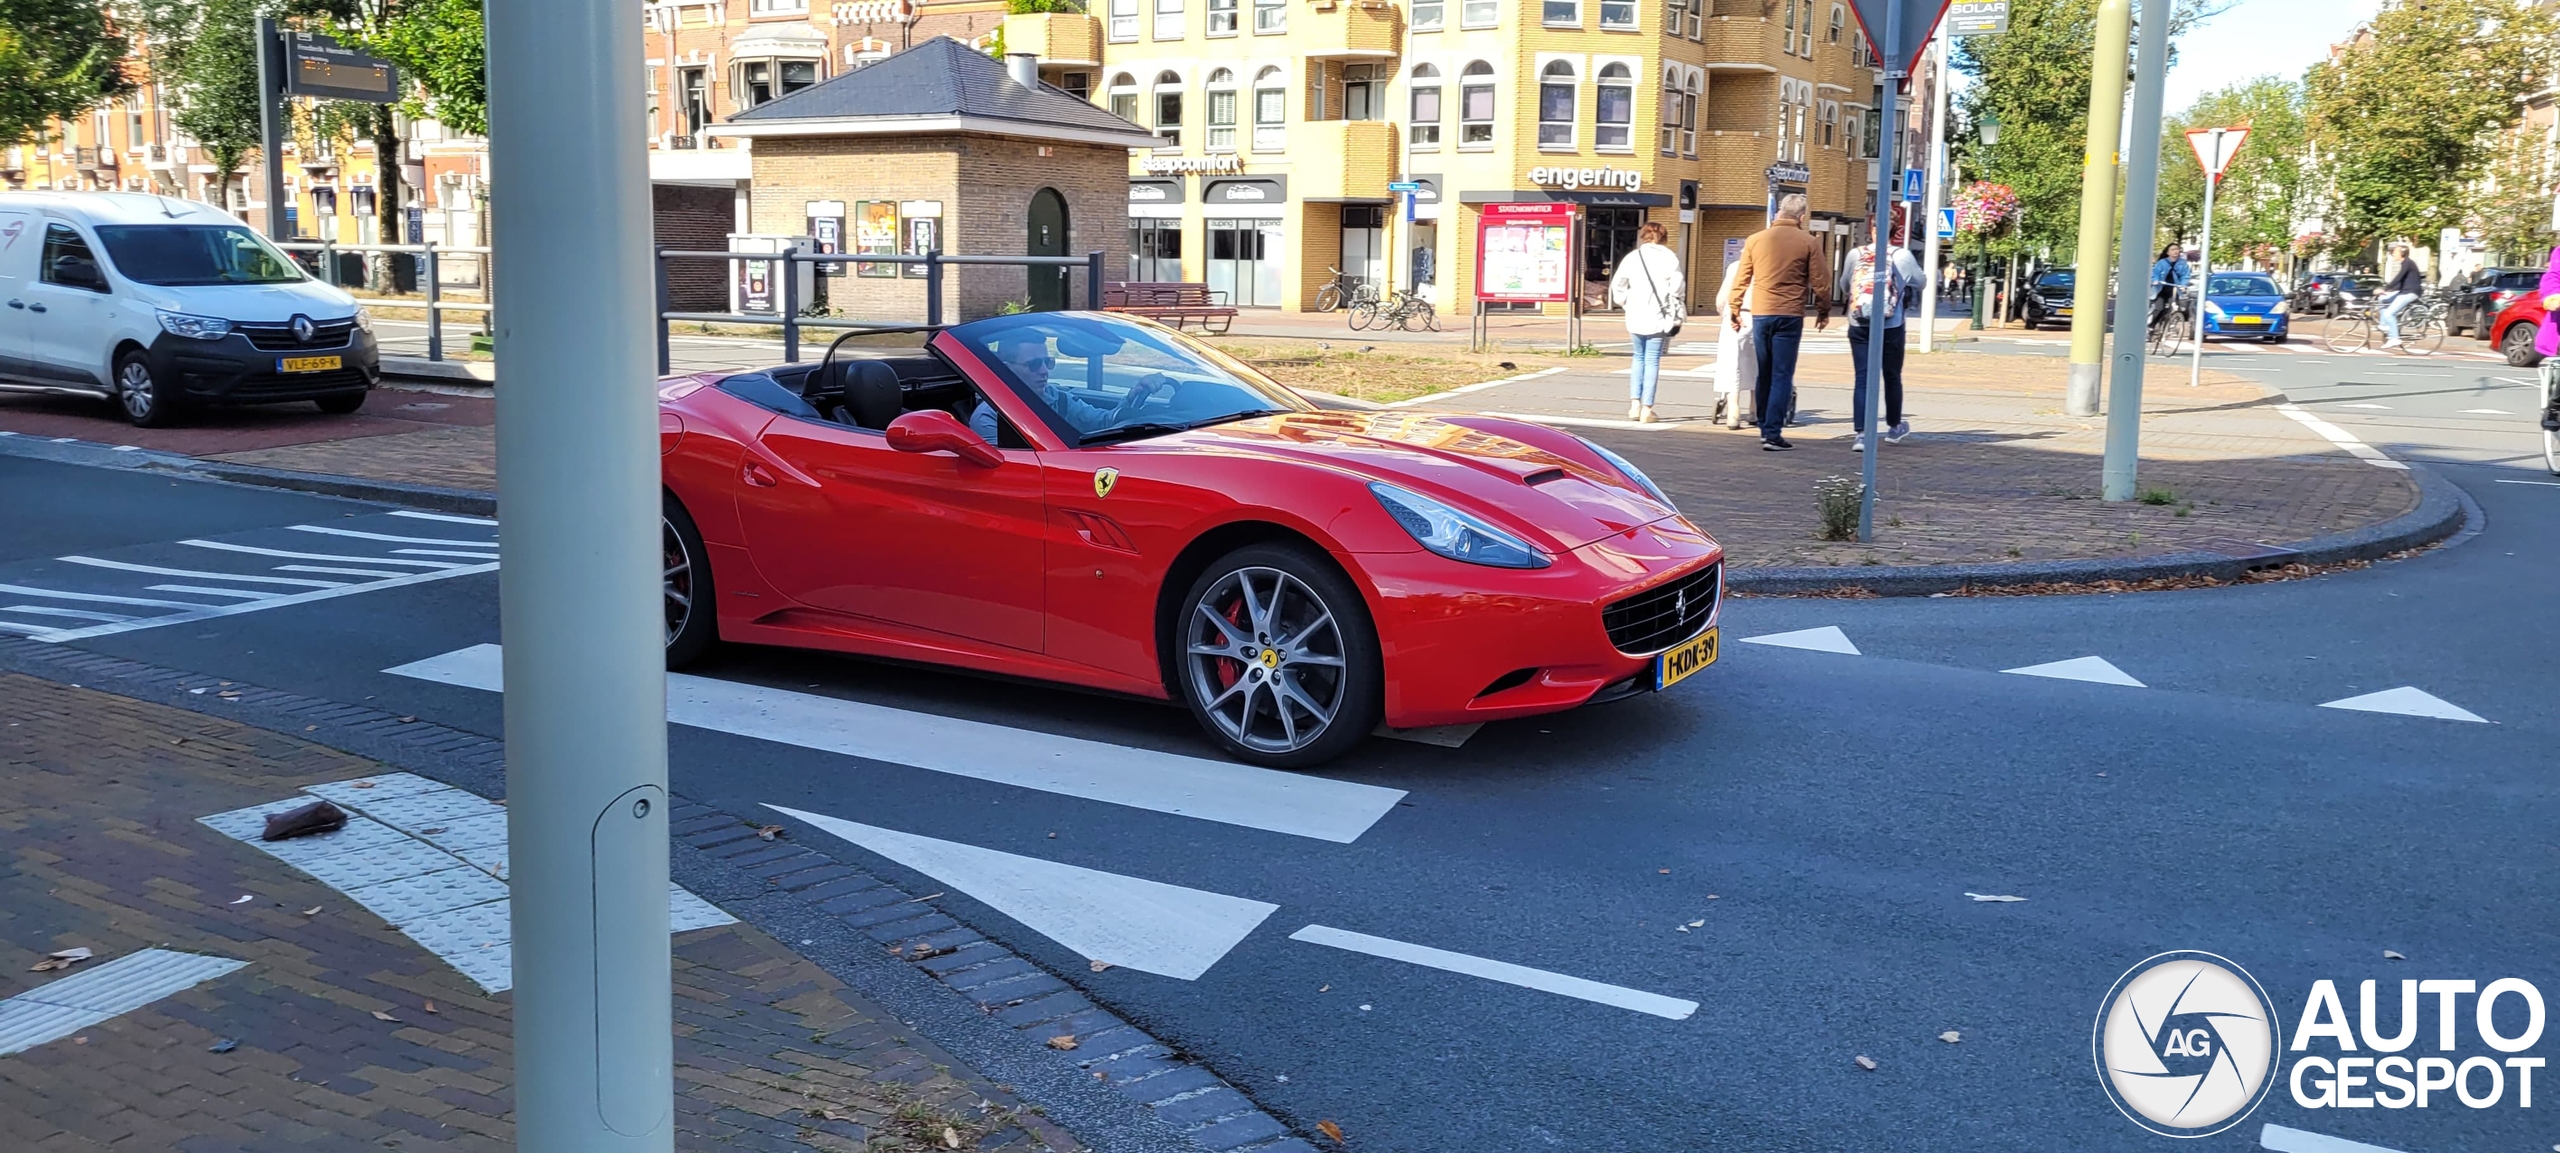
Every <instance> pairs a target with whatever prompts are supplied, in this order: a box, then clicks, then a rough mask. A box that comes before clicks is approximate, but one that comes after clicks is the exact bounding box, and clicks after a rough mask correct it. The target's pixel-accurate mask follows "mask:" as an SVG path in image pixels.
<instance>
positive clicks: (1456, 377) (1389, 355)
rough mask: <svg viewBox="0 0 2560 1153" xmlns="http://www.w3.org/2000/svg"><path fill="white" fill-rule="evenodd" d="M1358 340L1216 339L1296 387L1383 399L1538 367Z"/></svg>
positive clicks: (1488, 356) (1485, 355)
mask: <svg viewBox="0 0 2560 1153" xmlns="http://www.w3.org/2000/svg"><path fill="white" fill-rule="evenodd" d="M1356 341H1357V337H1356V336H1355V337H1353V338H1350V339H1346V340H1342V341H1327V342H1325V343H1328V344H1331V345H1333V347H1331V348H1322V347H1318V346H1317V345H1313V344H1306V343H1303V342H1298V341H1287V342H1273V341H1268V340H1257V339H1253V338H1244V339H1239V340H1218V341H1213V343H1215V344H1217V345H1218V346H1219V347H1220V348H1223V349H1225V350H1226V351H1228V352H1229V353H1232V354H1234V355H1235V356H1237V357H1238V358H1240V359H1242V360H1244V361H1246V362H1248V363H1250V364H1252V365H1253V366H1254V367H1255V368H1258V369H1261V370H1262V371H1263V373H1264V374H1265V375H1267V376H1269V377H1271V379H1273V380H1277V381H1279V382H1280V383H1282V384H1285V385H1288V386H1289V387H1291V388H1304V389H1312V390H1315V391H1318V392H1330V393H1333V394H1335V395H1337V396H1348V397H1351V398H1353V399H1355V400H1367V401H1375V402H1378V403H1385V402H1387V401H1394V400H1406V399H1410V398H1412V397H1417V396H1426V395H1429V394H1431V393H1435V392H1445V391H1447V390H1449V389H1452V388H1459V387H1463V386H1465V385H1470V384H1476V383H1478V382H1481V381H1487V380H1496V379H1499V378H1502V377H1506V376H1512V375H1516V374H1518V373H1520V372H1524V371H1528V369H1529V368H1531V367H1535V366H1518V364H1517V362H1516V361H1505V360H1502V359H1500V358H1499V357H1497V356H1494V355H1493V354H1490V353H1465V352H1445V351H1436V350H1435V351H1430V352H1421V351H1415V352H1406V351H1403V350H1402V347H1401V346H1395V345H1383V344H1381V345H1365V347H1367V348H1369V351H1367V352H1362V351H1360V349H1361V348H1362V347H1364V345H1363V344H1361V343H1355V342H1356ZM1506 365H1512V366H1514V367H1505V366H1506Z"/></svg>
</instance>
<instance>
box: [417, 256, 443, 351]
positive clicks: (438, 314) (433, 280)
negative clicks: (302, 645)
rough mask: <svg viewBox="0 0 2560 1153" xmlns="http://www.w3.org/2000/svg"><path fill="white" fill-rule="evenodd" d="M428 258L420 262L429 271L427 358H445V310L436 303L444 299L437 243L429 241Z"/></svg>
mask: <svg viewBox="0 0 2560 1153" xmlns="http://www.w3.org/2000/svg"><path fill="white" fill-rule="evenodd" d="M426 243H427V253H426V255H427V258H426V259H425V260H424V261H422V262H420V263H421V264H422V265H423V266H424V267H425V269H426V272H427V359H428V360H443V359H444V310H442V309H440V308H437V307H436V305H437V304H439V303H442V302H443V300H444V289H443V279H444V278H443V277H442V276H441V275H439V274H438V272H437V271H436V244H435V242H434V241H432V240H430V241H427V242H426Z"/></svg>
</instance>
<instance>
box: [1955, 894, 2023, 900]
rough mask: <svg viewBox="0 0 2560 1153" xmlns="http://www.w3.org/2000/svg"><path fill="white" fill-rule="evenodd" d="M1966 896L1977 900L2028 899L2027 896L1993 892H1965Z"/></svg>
mask: <svg viewBox="0 0 2560 1153" xmlns="http://www.w3.org/2000/svg"><path fill="white" fill-rule="evenodd" d="M1965 896H1968V897H1971V898H1973V899H1974V900H1977V901H2023V900H2026V898H2025V897H2011V896H2005V895H2000V894H1992V893H1967V894H1965Z"/></svg>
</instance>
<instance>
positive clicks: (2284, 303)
mask: <svg viewBox="0 0 2560 1153" xmlns="http://www.w3.org/2000/svg"><path fill="white" fill-rule="evenodd" d="M2291 311H2293V302H2292V301H2290V300H2279V301H2277V302H2276V306H2275V307H2274V308H2270V309H2268V310H2267V315H2269V316H2283V315H2284V314H2286V313H2288V312H2291Z"/></svg>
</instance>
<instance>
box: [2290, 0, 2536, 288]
mask: <svg viewBox="0 0 2560 1153" xmlns="http://www.w3.org/2000/svg"><path fill="white" fill-rule="evenodd" d="M2368 28H2369V34H2368V35H2366V36H2364V37H2361V38H2359V40H2358V41H2357V42H2356V43H2354V44H2353V45H2351V46H2349V47H2348V48H2347V50H2346V51H2344V52H2341V53H2338V54H2337V56H2336V57H2335V58H2333V59H2331V60H2329V61H2326V62H2323V63H2320V64H2316V65H2313V66H2312V68H2311V71H2310V72H2309V74H2307V75H2306V76H2305V77H2304V80H2303V85H2304V90H2305V93H2306V96H2307V100H2306V104H2307V111H2308V116H2307V120H2308V126H2309V130H2310V139H2311V143H2312V145H2313V146H2314V147H2316V148H2317V149H2318V150H2319V155H2320V159H2321V162H2322V166H2323V174H2324V175H2325V176H2326V178H2327V184H2328V193H2329V195H2328V204H2327V211H2326V212H2325V213H2324V217H2325V218H2326V221H2327V223H2328V225H2329V228H2330V231H2331V233H2332V234H2333V235H2334V236H2336V237H2337V238H2338V239H2339V240H2341V241H2345V242H2347V243H2350V244H2355V245H2361V244H2363V243H2364V242H2367V241H2372V240H2389V239H2394V238H2402V237H2407V238H2431V237H2433V236H2435V235H2436V234H2437V232H2438V231H2439V230H2441V229H2445V228H2459V227H2461V226H2463V225H2465V224H2467V223H2469V222H2470V217H2471V215H2472V209H2473V198H2474V195H2475V192H2476V190H2477V189H2478V188H2479V187H2480V180H2481V177H2482V176H2484V175H2486V174H2487V172H2488V169H2489V167H2490V164H2491V162H2492V161H2493V159H2494V158H2495V156H2496V154H2497V149H2498V145H2497V141H2496V138H2495V133H2496V131H2497V130H2498V129H2500V128H2502V127H2505V126H2506V125H2508V124H2511V123H2514V121H2515V119H2516V115H2517V101H2518V100H2520V99H2521V98H2523V97H2524V96H2525V95H2527V94H2528V93H2531V92H2533V91H2534V90H2535V89H2536V88H2538V87H2539V86H2540V85H2541V84H2542V83H2543V79H2542V77H2543V75H2544V73H2545V72H2546V70H2547V69H2548V68H2549V66H2550V50H2551V49H2550V45H2551V38H2552V35H2553V31H2554V25H2553V19H2552V14H2551V12H2550V11H2549V10H2548V9H2545V8H2542V7H2540V6H2537V5H2523V4H2516V3H2513V2H2512V0H2422V2H2417V3H2411V2H2408V0H2386V2H2385V3H2384V4H2383V6H2382V10H2381V11H2380V12H2379V13H2377V14H2375V16H2374V18H2373V21H2372V23H2371V24H2370V25H2369V26H2368Z"/></svg>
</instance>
